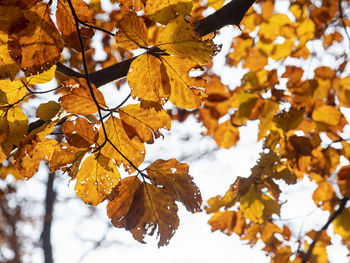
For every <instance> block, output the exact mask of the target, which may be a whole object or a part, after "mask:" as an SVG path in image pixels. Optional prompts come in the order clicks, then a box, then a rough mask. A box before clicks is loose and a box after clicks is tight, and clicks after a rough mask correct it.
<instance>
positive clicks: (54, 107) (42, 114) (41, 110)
mask: <svg viewBox="0 0 350 263" xmlns="http://www.w3.org/2000/svg"><path fill="white" fill-rule="evenodd" d="M60 109H61V105H60V104H58V103H57V102H55V101H52V100H50V101H49V102H46V103H42V104H40V105H39V107H38V108H37V109H36V116H37V117H38V118H40V119H42V120H43V121H48V120H51V119H52V118H53V117H55V116H56V114H57V113H58V111H59V110H60Z"/></svg>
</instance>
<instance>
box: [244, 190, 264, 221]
mask: <svg viewBox="0 0 350 263" xmlns="http://www.w3.org/2000/svg"><path fill="white" fill-rule="evenodd" d="M239 201H240V203H241V204H240V206H239V208H240V210H241V211H242V213H243V215H244V216H245V217H246V218H248V219H249V220H250V221H252V222H253V223H262V222H263V212H264V208H265V207H264V203H263V200H262V198H261V193H260V190H259V189H257V187H256V186H255V185H251V186H250V188H249V191H248V192H247V193H246V194H245V195H244V196H242V197H241V198H240V199H239Z"/></svg>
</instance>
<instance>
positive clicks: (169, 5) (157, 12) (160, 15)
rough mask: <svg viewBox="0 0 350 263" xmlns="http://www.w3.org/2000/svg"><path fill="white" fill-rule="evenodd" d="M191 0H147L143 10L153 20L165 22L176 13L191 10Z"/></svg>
mask: <svg viewBox="0 0 350 263" xmlns="http://www.w3.org/2000/svg"><path fill="white" fill-rule="evenodd" d="M191 9H192V1H191V0H168V1H166V2H165V1H162V0H154V1H148V2H147V5H146V8H145V12H146V15H148V16H149V17H151V19H153V20H154V21H156V22H158V23H161V24H167V23H168V22H169V21H171V20H172V19H174V18H176V17H178V15H180V16H181V15H187V14H189V13H190V12H191Z"/></svg>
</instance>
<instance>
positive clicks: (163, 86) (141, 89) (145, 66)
mask: <svg viewBox="0 0 350 263" xmlns="http://www.w3.org/2000/svg"><path fill="white" fill-rule="evenodd" d="M127 79H128V82H129V85H130V88H131V95H132V96H133V97H138V98H141V99H143V100H151V101H156V102H158V103H161V104H164V103H165V102H166V101H167V98H168V96H169V94H170V88H169V84H168V76H167V74H166V71H165V67H164V65H163V64H162V61H161V60H160V59H158V58H156V57H154V56H152V55H150V54H148V53H146V54H143V55H141V56H139V57H137V58H136V59H135V60H134V61H133V62H132V63H131V66H130V71H129V73H128V76H127Z"/></svg>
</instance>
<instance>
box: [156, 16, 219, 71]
mask: <svg viewBox="0 0 350 263" xmlns="http://www.w3.org/2000/svg"><path fill="white" fill-rule="evenodd" d="M156 45H157V46H158V47H159V48H161V49H164V50H165V51H166V52H167V53H169V54H172V55H175V56H179V57H185V58H188V59H191V60H193V61H195V62H196V63H198V64H199V65H204V64H207V63H208V62H209V61H210V60H211V58H212V56H214V55H215V53H216V52H217V51H218V47H217V46H216V45H215V44H214V43H213V41H212V40H204V41H202V40H201V39H200V37H199V35H197V34H196V33H195V32H194V30H193V26H192V25H191V24H189V23H188V22H186V20H185V19H184V17H183V16H179V17H177V18H176V19H174V20H173V21H171V22H170V23H169V24H167V26H166V28H165V29H163V30H162V31H161V33H160V36H159V39H158V42H157V44H156Z"/></svg>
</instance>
